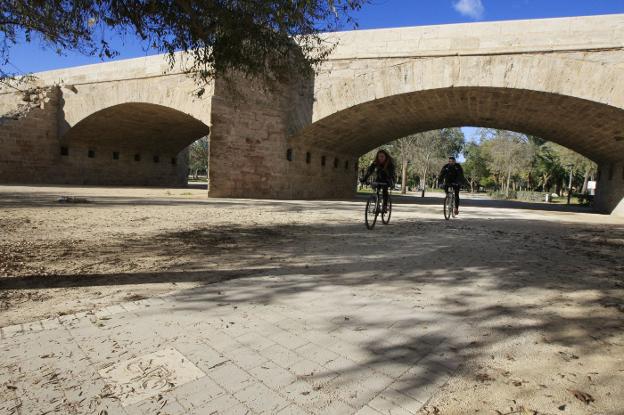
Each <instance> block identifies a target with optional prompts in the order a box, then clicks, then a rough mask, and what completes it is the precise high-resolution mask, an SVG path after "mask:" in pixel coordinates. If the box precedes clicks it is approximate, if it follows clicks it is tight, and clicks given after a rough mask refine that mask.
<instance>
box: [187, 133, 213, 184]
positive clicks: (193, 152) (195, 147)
mask: <svg viewBox="0 0 624 415" xmlns="http://www.w3.org/2000/svg"><path fill="white" fill-rule="evenodd" d="M209 160H210V140H209V138H208V137H207V136H206V137H202V138H200V139H199V140H197V141H195V142H194V143H193V144H191V145H190V146H189V168H190V169H191V171H192V172H193V175H194V176H195V177H196V176H197V172H202V171H206V172H208V161H209Z"/></svg>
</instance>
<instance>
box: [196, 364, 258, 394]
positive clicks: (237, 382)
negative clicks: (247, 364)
mask: <svg viewBox="0 0 624 415" xmlns="http://www.w3.org/2000/svg"><path fill="white" fill-rule="evenodd" d="M207 375H208V376H210V378H211V379H212V380H214V381H215V382H217V384H219V385H220V386H221V387H223V388H225V390H227V391H228V392H230V393H234V392H238V391H239V390H241V389H244V388H246V387H247V386H249V385H250V384H252V383H254V379H253V378H252V377H251V376H250V375H249V374H248V373H247V372H245V371H244V370H243V369H241V368H239V367H238V366H236V365H234V364H233V363H231V362H227V363H225V364H223V365H220V366H218V367H216V368H214V369H212V370H209V371H208V372H207Z"/></svg>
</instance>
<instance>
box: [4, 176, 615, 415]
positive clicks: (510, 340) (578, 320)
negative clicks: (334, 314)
mask: <svg viewBox="0 0 624 415" xmlns="http://www.w3.org/2000/svg"><path fill="white" fill-rule="evenodd" d="M63 195H66V196H75V197H79V198H86V199H87V201H88V203H61V202H58V198H59V197H60V196H63ZM439 206H440V199H439V197H435V196H434V197H430V198H425V199H420V198H409V197H408V198H404V199H400V200H399V199H397V201H396V203H395V212H394V215H393V222H392V224H391V225H390V226H388V227H385V226H382V225H378V228H376V229H375V230H374V231H373V232H370V231H367V230H366V229H365V228H364V225H363V223H362V213H363V201H362V200H356V201H331V202H330V201H257V200H255V201H254V200H232V199H228V200H225V199H223V200H206V198H205V191H204V190H199V189H129V188H123V189H114V188H79V187H63V188H56V187H18V186H0V234H1V235H2V236H3V237H2V240H1V241H0V327H2V326H6V325H10V324H16V323H20V322H25V321H31V320H36V319H40V318H45V317H48V316H52V315H59V314H67V313H72V312H76V311H80V310H86V309H93V308H97V307H100V306H104V305H110V304H111V303H115V302H118V301H124V300H127V299H137V298H142V297H149V296H154V295H160V294H164V293H167V292H171V291H173V290H181V289H192V288H193V287H197V286H200V285H204V284H209V283H215V282H218V281H220V280H225V279H230V278H244V277H245V276H250V275H259V274H260V273H262V275H269V274H270V273H271V272H275V273H276V274H277V275H279V273H280V272H285V271H284V270H288V269H297V270H298V272H303V273H308V272H309V273H321V272H323V273H325V274H326V273H332V274H334V275H335V277H336V279H337V280H339V279H340V278H346V277H347V276H348V277H349V278H353V277H354V276H356V277H357V275H358V273H361V275H363V276H366V278H370V276H371V275H375V276H376V277H375V279H376V284H378V283H379V281H377V279H381V280H382V281H383V280H385V281H387V284H388V286H389V287H393V286H394V285H396V287H397V292H399V291H400V293H399V294H397V295H403V296H404V295H413V296H414V301H415V304H417V303H418V301H419V300H418V296H419V295H420V293H419V292H418V291H417V290H416V291H414V293H413V294H410V293H409V292H406V291H405V287H406V286H407V285H413V286H416V287H418V289H419V290H421V291H422V292H430V293H432V294H431V295H432V298H434V297H435V298H436V299H438V300H439V301H444V302H445V304H446V307H445V310H448V311H447V312H448V313H449V314H453V315H458V316H464V317H465V318H466V319H468V320H469V321H471V324H473V325H474V327H475V329H476V330H477V331H478V332H479V337H478V338H474V339H470V342H469V343H467V346H466V347H465V349H463V350H462V351H461V353H462V355H463V356H464V358H465V363H464V364H463V365H462V366H461V367H460V369H459V371H458V372H457V374H456V375H455V376H454V377H452V379H451V380H450V381H449V382H448V383H447V384H446V385H445V386H444V387H443V388H442V390H441V391H439V392H438V393H437V394H436V395H435V396H434V398H433V399H432V400H431V401H430V402H428V404H427V406H426V408H425V409H423V411H422V413H431V414H455V413H487V414H538V413H539V414H553V413H563V414H565V413H572V414H574V413H605V414H606V413H609V414H624V409H622V408H624V396H623V395H624V394H623V393H622V391H624V330H623V329H624V261H623V260H622V258H623V254H624V221H622V220H621V219H617V218H612V217H609V216H604V215H595V214H589V213H584V212H582V211H578V209H577V210H574V209H572V210H566V209H565V207H551V206H548V205H539V204H520V203H507V202H498V201H489V200H484V199H479V198H476V199H469V200H465V202H464V208H463V209H462V214H461V217H460V218H459V219H458V220H454V221H448V222H446V221H443V220H441V216H442V213H441V209H440V207H439ZM542 209H546V210H542ZM363 257H366V258H367V260H366V261H364V262H363V261H361V258H363ZM302 270H303V271H302Z"/></svg>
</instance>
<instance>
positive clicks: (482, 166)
mask: <svg viewBox="0 0 624 415" xmlns="http://www.w3.org/2000/svg"><path fill="white" fill-rule="evenodd" d="M464 157H465V158H466V161H465V162H464V165H463V166H464V175H465V176H466V179H467V180H468V183H470V192H472V193H474V191H475V186H476V185H477V184H479V183H481V181H482V180H483V179H485V178H487V177H488V176H489V175H490V171H489V170H488V167H487V160H486V158H485V157H484V155H483V150H482V148H481V146H480V145H479V144H478V143H468V144H466V147H465V148H464Z"/></svg>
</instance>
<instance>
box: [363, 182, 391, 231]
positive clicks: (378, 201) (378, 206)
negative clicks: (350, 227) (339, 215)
mask: <svg viewBox="0 0 624 415" xmlns="http://www.w3.org/2000/svg"><path fill="white" fill-rule="evenodd" d="M370 186H371V187H372V188H373V190H375V193H374V194H372V195H370V196H369V197H368V200H367V201H366V210H365V211H364V222H365V224H366V228H367V229H368V230H372V229H373V228H374V227H375V224H376V223H377V217H378V216H379V213H381V223H383V224H384V225H387V224H389V223H390V216H392V198H391V197H390V188H389V187H388V204H387V206H386V209H383V187H384V186H388V184H387V183H382V182H371V183H370Z"/></svg>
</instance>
